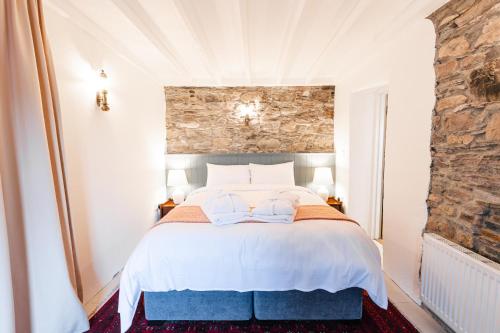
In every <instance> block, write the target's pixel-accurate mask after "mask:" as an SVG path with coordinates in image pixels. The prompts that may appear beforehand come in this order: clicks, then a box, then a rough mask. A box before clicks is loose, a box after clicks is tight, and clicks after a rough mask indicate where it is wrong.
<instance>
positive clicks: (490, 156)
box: [426, 0, 500, 262]
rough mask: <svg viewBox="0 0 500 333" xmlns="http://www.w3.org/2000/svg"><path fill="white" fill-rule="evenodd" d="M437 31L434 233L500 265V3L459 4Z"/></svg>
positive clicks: (442, 14)
mask: <svg viewBox="0 0 500 333" xmlns="http://www.w3.org/2000/svg"><path fill="white" fill-rule="evenodd" d="M429 18H430V19H431V20H432V21H433V23H434V26H435V28H436V34H437V38H436V59H435V71H436V80H437V82H436V98H437V100H436V105H435V109H434V114H433V119H432V139H431V152H432V166H431V184H430V191H429V197H428V201H427V202H428V209H429V219H428V223H427V227H426V229H427V230H428V231H433V232H436V233H438V234H440V235H442V236H443V237H446V238H448V239H450V240H452V241H454V242H456V243H459V244H461V245H463V246H465V247H467V248H470V249H472V250H474V251H476V252H479V253H480V254H482V255H484V256H486V257H489V258H491V259H493V260H494V261H496V262H500V2H499V1H498V0H476V1H473V0H452V1H450V2H448V3H447V4H446V5H445V6H443V7H441V8H440V9H439V10H437V11H436V12H435V13H433V14H432V15H431V16H430V17H429Z"/></svg>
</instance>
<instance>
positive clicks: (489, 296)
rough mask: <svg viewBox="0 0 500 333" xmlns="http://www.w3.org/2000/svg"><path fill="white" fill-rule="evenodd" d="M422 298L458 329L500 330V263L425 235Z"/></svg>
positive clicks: (496, 332)
mask: <svg viewBox="0 0 500 333" xmlns="http://www.w3.org/2000/svg"><path fill="white" fill-rule="evenodd" d="M421 296H422V301H423V303H424V304H425V306H427V307H428V308H429V309H430V310H431V311H432V312H434V313H435V314H436V315H437V316H438V317H439V318H441V320H443V321H444V322H445V323H446V324H447V325H448V326H449V327H450V328H452V329H453V330H454V331H455V332H460V333H489V332H491V333H499V332H500V265H499V264H497V263H495V262H493V261H491V260H489V259H486V258H485V257H483V256H480V255H478V254H477V253H474V252H472V251H470V250H468V249H466V248H464V247H462V246H460V245H457V244H455V243H453V242H450V241H448V240H446V239H444V238H443V237H441V236H439V235H436V234H432V233H428V234H424V250H423V258H422V295H421Z"/></svg>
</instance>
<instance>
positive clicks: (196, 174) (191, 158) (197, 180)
mask: <svg viewBox="0 0 500 333" xmlns="http://www.w3.org/2000/svg"><path fill="white" fill-rule="evenodd" d="M290 161H294V165H295V183H296V185H299V186H306V187H308V186H310V184H311V182H312V180H313V175H314V168H315V167H331V168H332V174H333V179H334V180H335V153H253V154H252V153H249V154H166V155H165V169H166V172H168V170H170V169H184V170H186V176H187V179H188V182H189V185H190V190H193V189H196V188H198V187H201V186H205V184H206V183H207V167H206V163H213V164H223V165H227V164H248V163H257V164H276V163H283V162H290ZM169 193H170V192H169ZM330 193H331V194H333V193H335V191H334V186H332V187H331V188H330Z"/></svg>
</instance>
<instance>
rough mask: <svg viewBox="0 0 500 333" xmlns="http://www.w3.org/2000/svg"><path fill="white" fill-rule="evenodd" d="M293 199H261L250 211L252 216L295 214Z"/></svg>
mask: <svg viewBox="0 0 500 333" xmlns="http://www.w3.org/2000/svg"><path fill="white" fill-rule="evenodd" d="M295 210H296V209H295V206H294V203H293V201H291V200H288V199H281V198H271V199H266V200H262V201H260V202H259V203H257V206H256V207H255V208H254V209H253V211H252V216H256V215H258V216H266V215H295Z"/></svg>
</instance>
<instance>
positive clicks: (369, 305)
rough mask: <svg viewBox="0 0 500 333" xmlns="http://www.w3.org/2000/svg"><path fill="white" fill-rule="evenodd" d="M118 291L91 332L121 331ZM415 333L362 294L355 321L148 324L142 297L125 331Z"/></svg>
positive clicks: (399, 316)
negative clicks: (130, 324)
mask: <svg viewBox="0 0 500 333" xmlns="http://www.w3.org/2000/svg"><path fill="white" fill-rule="evenodd" d="M117 309H118V292H116V293H115V294H114V295H113V296H112V297H111V299H110V300H109V301H107V302H106V304H104V306H103V307H102V308H101V309H100V310H99V311H97V313H96V314H95V315H94V316H93V317H92V318H91V319H90V331H89V332H91V333H115V332H120V316H119V314H118V312H117ZM145 332H156V333H171V332H204V333H243V332H248V333H299V332H300V333H306V332H307V333H309V332H311V333H312V332H324V333H393V332H394V333H395V332H397V333H406V332H408V333H418V331H417V330H416V329H415V328H414V327H413V326H412V325H411V324H410V323H409V322H408V320H406V318H405V317H403V315H402V314H401V313H400V312H399V311H398V310H397V309H396V308H395V307H394V306H393V305H392V304H390V303H389V308H388V309H387V311H386V310H382V309H380V308H379V307H378V306H376V305H375V304H374V303H373V302H372V301H371V300H370V299H369V298H368V297H367V296H366V295H364V296H363V318H362V319H361V320H354V321H259V320H256V319H252V320H249V321H244V322H228V321H176V322H165V323H163V325H161V326H148V322H147V320H146V319H145V318H144V306H143V301H142V297H141V301H140V302H139V306H138V307H137V311H136V313H135V317H134V322H133V324H132V327H131V328H130V329H129V330H128V333H145Z"/></svg>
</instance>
